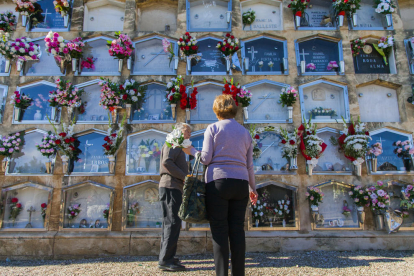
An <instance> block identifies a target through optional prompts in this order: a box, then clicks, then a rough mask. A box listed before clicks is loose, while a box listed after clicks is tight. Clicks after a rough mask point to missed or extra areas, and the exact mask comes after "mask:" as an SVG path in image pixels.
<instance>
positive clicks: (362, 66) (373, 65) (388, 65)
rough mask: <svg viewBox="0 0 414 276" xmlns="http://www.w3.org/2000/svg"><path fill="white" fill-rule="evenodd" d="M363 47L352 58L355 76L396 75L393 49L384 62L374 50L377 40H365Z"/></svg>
mask: <svg viewBox="0 0 414 276" xmlns="http://www.w3.org/2000/svg"><path fill="white" fill-rule="evenodd" d="M364 40H365V42H366V43H365V46H364V47H363V48H362V50H361V51H360V53H359V55H357V56H355V57H353V60H354V69H355V74H396V73H397V67H396V65H395V56H394V48H393V50H392V51H391V52H390V54H389V56H388V57H387V62H385V60H384V58H383V56H382V55H381V54H380V53H378V51H377V50H375V47H374V46H373V45H374V44H378V39H374V38H365V39H364Z"/></svg>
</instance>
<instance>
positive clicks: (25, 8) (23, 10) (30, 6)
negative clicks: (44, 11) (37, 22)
mask: <svg viewBox="0 0 414 276" xmlns="http://www.w3.org/2000/svg"><path fill="white" fill-rule="evenodd" d="M37 1H38V0H13V3H15V4H16V9H15V10H16V11H17V12H19V13H20V14H21V15H24V16H30V15H32V14H34V13H35V12H36V11H35V7H34V4H35V3H36V2H37Z"/></svg>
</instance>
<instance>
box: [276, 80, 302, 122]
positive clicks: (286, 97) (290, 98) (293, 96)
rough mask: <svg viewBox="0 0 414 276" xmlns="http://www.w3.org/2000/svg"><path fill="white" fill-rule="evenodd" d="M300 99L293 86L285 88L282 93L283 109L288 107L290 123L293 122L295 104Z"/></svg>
mask: <svg viewBox="0 0 414 276" xmlns="http://www.w3.org/2000/svg"><path fill="white" fill-rule="evenodd" d="M297 98H298V91H297V90H296V89H295V88H293V87H292V86H289V87H283V88H282V91H281V93H280V99H279V101H280V103H281V104H282V107H285V106H287V109H288V113H289V121H292V120H293V105H294V104H295V102H296V100H297Z"/></svg>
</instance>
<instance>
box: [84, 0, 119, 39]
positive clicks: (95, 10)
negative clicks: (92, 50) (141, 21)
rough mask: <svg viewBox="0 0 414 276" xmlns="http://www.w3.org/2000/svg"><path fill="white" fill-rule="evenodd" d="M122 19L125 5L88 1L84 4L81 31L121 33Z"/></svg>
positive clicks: (108, 1)
mask: <svg viewBox="0 0 414 276" xmlns="http://www.w3.org/2000/svg"><path fill="white" fill-rule="evenodd" d="M124 18H125V3H123V2H121V1H116V0H103V1H92V2H91V1H88V2H87V3H85V12H84V20H83V31H93V32H110V31H122V30H123V29H124Z"/></svg>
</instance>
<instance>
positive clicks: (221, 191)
mask: <svg viewBox="0 0 414 276" xmlns="http://www.w3.org/2000/svg"><path fill="white" fill-rule="evenodd" d="M248 199H249V183H248V181H246V180H240V179H231V178H226V179H219V180H215V181H212V182H209V183H207V185H206V207H207V215H208V219H209V220H210V229H211V234H212V236H213V250H214V264H215V268H216V275H217V276H227V275H228V270H229V240H230V250H231V274H232V275H234V276H244V264H245V251H246V242H245V235H244V217H245V214H246V207H247V201H248Z"/></svg>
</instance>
